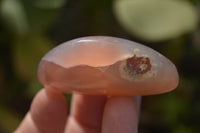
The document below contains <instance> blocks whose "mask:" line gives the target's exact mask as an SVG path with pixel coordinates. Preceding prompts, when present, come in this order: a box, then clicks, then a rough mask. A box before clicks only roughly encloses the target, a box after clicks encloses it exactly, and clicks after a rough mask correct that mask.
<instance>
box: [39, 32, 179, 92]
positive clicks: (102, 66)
mask: <svg viewBox="0 0 200 133" xmlns="http://www.w3.org/2000/svg"><path fill="white" fill-rule="evenodd" d="M38 79H39V81H40V82H41V83H42V84H43V85H44V87H45V88H52V89H57V90H59V91H61V92H64V93H72V92H75V93H82V94H95V95H150V94H158V93H164V92H168V91H171V90H173V89H175V88H176V87H177V85H178V81H179V77H178V72H177V70H176V67H175V66H174V64H173V63H172V62H171V61H170V60H168V59H167V58H165V57H164V56H163V55H161V54H159V53H158V52H156V51H155V50H153V49H151V48H148V47H146V46H143V45H141V44H138V43H135V42H132V41H128V40H125V39H120V38H115V37H105V36H91V37H83V38H78V39H74V40H71V41H68V42H65V43H63V44H61V45H58V46H57V47H55V48H54V49H52V50H51V51H49V52H48V53H47V54H46V55H45V56H44V57H43V58H42V60H41V62H40V64H39V67H38Z"/></svg>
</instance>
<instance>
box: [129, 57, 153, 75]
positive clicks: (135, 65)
mask: <svg viewBox="0 0 200 133" xmlns="http://www.w3.org/2000/svg"><path fill="white" fill-rule="evenodd" d="M142 66H143V67H145V68H142ZM151 67H152V66H151V63H150V59H149V58H148V57H137V56H136V55H134V56H133V57H130V58H128V59H127V60H126V69H127V71H128V72H129V74H130V75H133V74H145V73H147V72H148V71H150V70H151Z"/></svg>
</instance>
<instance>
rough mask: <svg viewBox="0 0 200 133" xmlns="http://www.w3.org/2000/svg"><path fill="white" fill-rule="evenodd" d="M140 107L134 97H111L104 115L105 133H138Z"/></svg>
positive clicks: (103, 128)
mask: <svg viewBox="0 0 200 133" xmlns="http://www.w3.org/2000/svg"><path fill="white" fill-rule="evenodd" d="M138 114H139V112H138V105H137V103H136V101H134V100H133V98H132V97H111V98H109V99H108V101H107V103H106V105H105V109H104V114H103V124H102V132H103V133H111V132H113V133H137V125H138Z"/></svg>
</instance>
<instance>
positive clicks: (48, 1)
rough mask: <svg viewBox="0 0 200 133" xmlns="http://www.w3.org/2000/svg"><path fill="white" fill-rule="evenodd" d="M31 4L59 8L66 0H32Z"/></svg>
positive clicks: (46, 7)
mask: <svg viewBox="0 0 200 133" xmlns="http://www.w3.org/2000/svg"><path fill="white" fill-rule="evenodd" d="M32 2H33V4H34V5H35V6H36V7H39V8H44V9H48V8H60V7H62V6H63V5H64V4H65V2H66V0H32Z"/></svg>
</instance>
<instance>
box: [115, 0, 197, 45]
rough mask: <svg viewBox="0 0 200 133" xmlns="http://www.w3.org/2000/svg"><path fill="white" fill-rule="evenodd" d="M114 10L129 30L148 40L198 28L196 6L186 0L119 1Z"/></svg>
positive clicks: (169, 37) (164, 37)
mask: <svg viewBox="0 0 200 133" xmlns="http://www.w3.org/2000/svg"><path fill="white" fill-rule="evenodd" d="M114 11H115V14H116V16H117V18H118V20H119V22H120V23H121V24H122V26H123V27H124V28H125V29H126V30H127V31H128V32H130V33H132V34H133V35H136V36H138V37H140V38H142V39H144V40H147V41H162V40H167V39H171V38H174V37H177V36H180V35H182V34H184V33H186V32H189V31H191V30H193V29H194V28H196V27H197V12H196V10H195V8H194V7H193V6H192V5H191V4H190V3H188V2H187V1H183V0H116V1H115V3H114Z"/></svg>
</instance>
